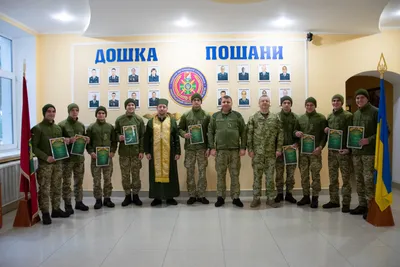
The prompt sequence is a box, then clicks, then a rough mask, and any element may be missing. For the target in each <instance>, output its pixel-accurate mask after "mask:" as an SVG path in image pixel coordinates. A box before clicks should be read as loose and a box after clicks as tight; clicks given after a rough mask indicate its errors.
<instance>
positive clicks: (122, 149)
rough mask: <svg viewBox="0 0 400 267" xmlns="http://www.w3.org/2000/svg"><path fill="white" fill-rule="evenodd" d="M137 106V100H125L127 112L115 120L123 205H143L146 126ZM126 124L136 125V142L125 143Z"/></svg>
mask: <svg viewBox="0 0 400 267" xmlns="http://www.w3.org/2000/svg"><path fill="white" fill-rule="evenodd" d="M135 108H136V106H135V100H133V99H132V98H128V99H127V100H125V109H126V113H125V114H124V115H121V116H119V117H118V118H117V120H116V121H115V132H116V135H117V136H116V137H117V140H118V141H119V149H118V153H119V166H120V168H121V175H122V187H123V188H124V191H125V199H124V201H123V202H122V207H125V206H128V205H129V204H131V203H133V204H135V205H136V206H141V205H142V201H141V200H140V198H139V191H140V189H141V186H142V185H141V181H140V169H141V168H142V159H143V156H144V154H143V153H144V132H145V130H146V128H145V126H144V122H143V119H142V118H141V117H139V116H138V115H137V114H135ZM124 126H134V129H136V131H133V133H134V137H132V138H136V140H135V141H136V142H134V144H125V141H126V140H125V135H124ZM131 175H132V181H131Z"/></svg>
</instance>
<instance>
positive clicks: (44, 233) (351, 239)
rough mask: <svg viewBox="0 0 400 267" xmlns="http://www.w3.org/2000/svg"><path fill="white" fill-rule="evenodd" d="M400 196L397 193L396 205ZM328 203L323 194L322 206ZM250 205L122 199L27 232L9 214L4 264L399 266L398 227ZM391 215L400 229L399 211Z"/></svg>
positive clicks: (1, 234)
mask: <svg viewBox="0 0 400 267" xmlns="http://www.w3.org/2000/svg"><path fill="white" fill-rule="evenodd" d="M399 197H400V192H399V191H395V192H394V200H395V203H396V201H397V200H398V199H399ZM327 199H328V197H327V196H321V201H320V203H321V204H323V203H325V201H327ZM353 199H354V200H356V199H357V197H356V196H355V195H354V198H353ZM212 200H213V201H215V199H212ZM250 200H251V199H248V198H247V199H245V201H246V202H245V208H243V209H239V208H234V207H232V204H231V203H230V201H229V202H228V203H227V204H226V205H225V207H223V208H219V209H217V208H215V207H214V205H213V204H210V205H208V206H204V205H201V204H196V205H195V206H193V207H188V206H186V204H185V203H186V202H185V201H186V199H180V204H179V205H178V206H176V207H172V206H169V207H166V206H163V207H161V208H151V207H150V205H149V204H150V201H149V200H145V205H144V206H143V207H141V208H137V207H133V206H131V207H127V208H122V207H121V205H120V203H121V202H122V199H120V198H114V201H115V202H116V204H117V206H116V208H115V209H105V208H103V209H102V210H99V211H94V210H93V208H92V207H91V209H90V212H89V213H83V212H76V213H75V214H74V215H73V216H72V217H71V218H68V219H54V220H53V224H52V225H51V226H43V225H42V224H38V225H35V226H34V227H32V228H28V229H12V227H11V225H12V221H13V218H14V214H15V213H11V214H7V215H6V216H5V218H4V219H5V226H4V228H3V229H1V230H0V266H1V267H17V266H21V267H22V266H23V267H30V266H41V267H56V266H57V267H63V266H74V267H80V266H85V267H91V266H103V267H105V266H111V267H118V266H134V267H140V266H144V267H153V266H164V267H170V266H171V267H172V266H173V267H179V266H182V267H208V266H210V267H220V266H227V267H259V266H260V267H261V266H262V267H268V266H271V267H280V266H291V267H303V266H304V267H313V266H321V267H333V266H338V267H345V266H357V267H358V266H359V267H369V266H371V267H384V266H393V267H395V266H396V267H398V266H400V227H398V226H395V227H392V228H376V227H374V226H371V225H369V224H368V223H366V222H365V221H364V220H363V219H362V218H361V216H352V215H349V214H342V213H341V212H340V211H339V210H338V209H337V210H334V211H325V210H323V209H322V208H321V207H320V208H319V209H318V210H312V209H310V208H299V207H297V206H296V205H290V204H285V205H284V206H283V207H281V208H278V209H272V208H267V207H266V206H265V203H263V205H262V207H261V208H260V209H256V210H252V209H250V208H249V204H250ZM85 201H86V203H88V204H90V205H91V206H92V205H93V204H94V201H93V200H92V199H91V198H87V199H85ZM354 202H355V201H353V203H354ZM397 203H398V202H397ZM355 204H356V203H354V205H355ZM320 206H321V205H320ZM392 209H393V214H394V217H395V221H396V222H397V223H399V224H400V207H399V205H397V206H396V205H393V206H392Z"/></svg>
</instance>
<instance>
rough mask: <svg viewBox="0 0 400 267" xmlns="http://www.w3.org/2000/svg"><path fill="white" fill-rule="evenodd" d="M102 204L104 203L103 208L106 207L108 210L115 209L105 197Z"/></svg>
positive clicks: (109, 199)
mask: <svg viewBox="0 0 400 267" xmlns="http://www.w3.org/2000/svg"><path fill="white" fill-rule="evenodd" d="M103 203H104V206H105V207H108V208H114V207H115V204H114V203H113V202H112V201H111V198H109V197H105V198H104V202H103Z"/></svg>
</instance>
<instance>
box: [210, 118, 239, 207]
mask: <svg viewBox="0 0 400 267" xmlns="http://www.w3.org/2000/svg"><path fill="white" fill-rule="evenodd" d="M208 144H209V148H210V149H216V150H217V155H216V158H215V169H216V171H217V196H218V197H222V198H223V199H225V197H226V171H227V169H228V168H229V174H230V176H231V197H232V199H237V198H239V196H240V183H239V174H240V166H241V164H240V154H239V150H240V149H246V125H245V122H244V120H243V117H242V115H241V114H240V113H239V112H236V111H233V110H231V111H229V112H228V113H223V112H222V111H218V112H216V113H214V114H213V115H212V117H211V121H210V125H209V126H208Z"/></svg>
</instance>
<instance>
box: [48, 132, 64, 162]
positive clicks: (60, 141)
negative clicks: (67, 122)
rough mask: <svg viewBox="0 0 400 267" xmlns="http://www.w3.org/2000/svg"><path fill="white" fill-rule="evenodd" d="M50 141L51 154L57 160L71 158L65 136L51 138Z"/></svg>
mask: <svg viewBox="0 0 400 267" xmlns="http://www.w3.org/2000/svg"><path fill="white" fill-rule="evenodd" d="M49 141H50V148H51V154H52V155H53V158H54V159H55V160H62V159H66V158H69V154H68V149H67V144H65V138H64V137H60V138H51V139H49Z"/></svg>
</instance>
